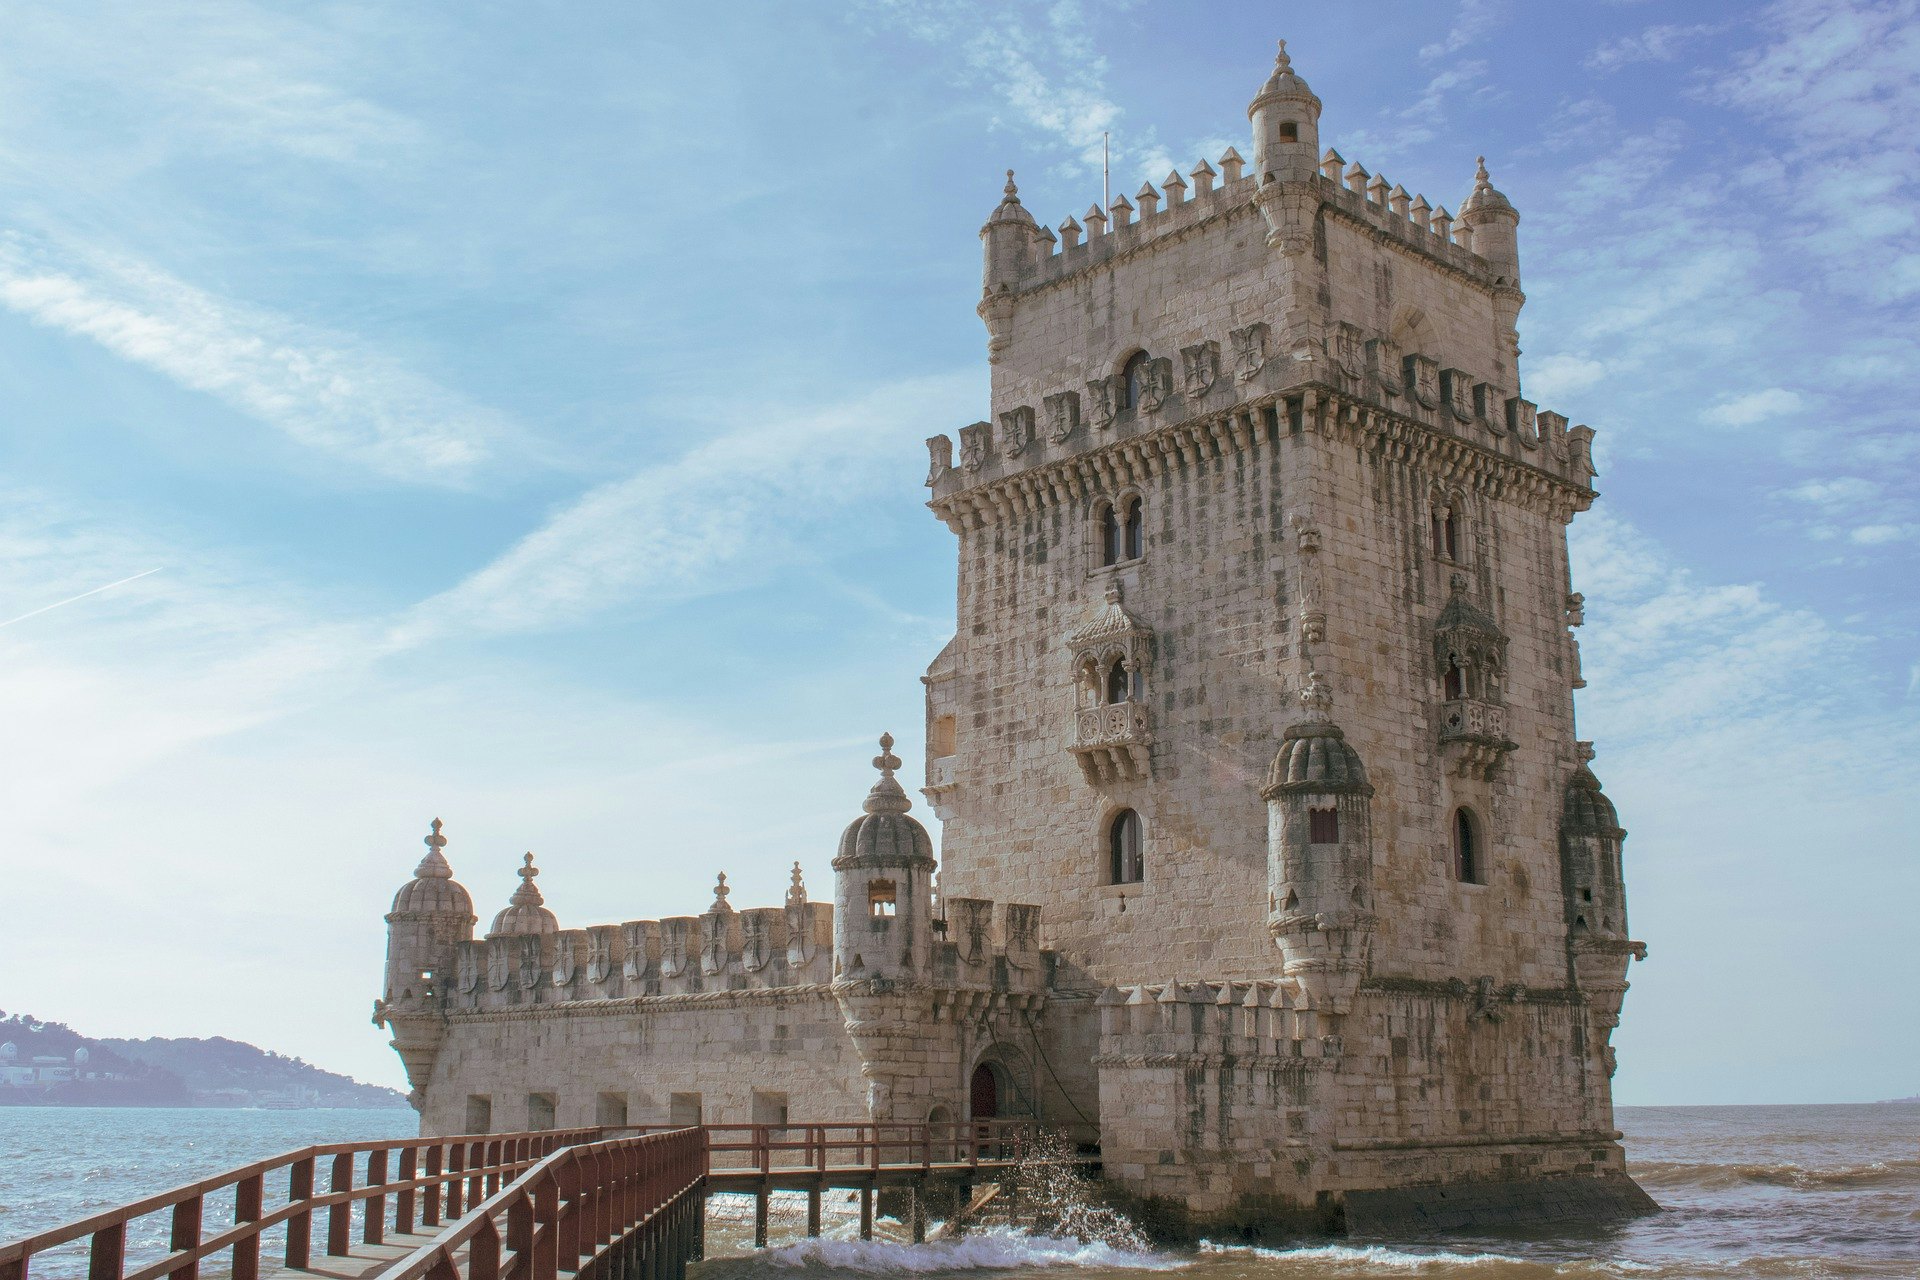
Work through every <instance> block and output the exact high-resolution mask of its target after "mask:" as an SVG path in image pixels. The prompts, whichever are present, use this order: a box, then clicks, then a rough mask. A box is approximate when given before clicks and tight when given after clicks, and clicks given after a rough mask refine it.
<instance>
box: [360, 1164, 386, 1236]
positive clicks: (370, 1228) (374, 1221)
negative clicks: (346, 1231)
mask: <svg viewBox="0 0 1920 1280" xmlns="http://www.w3.org/2000/svg"><path fill="white" fill-rule="evenodd" d="M386 1182H387V1153H386V1151H385V1150H380V1151H369V1152H368V1153H367V1186H368V1187H369V1188H372V1187H381V1186H385V1185H386ZM360 1238H361V1239H362V1240H364V1241H366V1242H367V1243H368V1244H384V1243H386V1239H387V1198H386V1197H385V1196H368V1197H367V1209H366V1217H365V1219H364V1220H363V1221H362V1222H361V1224H360Z"/></svg>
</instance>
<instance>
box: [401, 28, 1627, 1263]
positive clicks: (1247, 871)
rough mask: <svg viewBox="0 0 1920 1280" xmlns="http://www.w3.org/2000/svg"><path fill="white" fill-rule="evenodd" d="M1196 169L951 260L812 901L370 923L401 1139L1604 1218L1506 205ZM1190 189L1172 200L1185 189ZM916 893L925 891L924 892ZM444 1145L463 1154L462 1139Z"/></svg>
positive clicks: (1168, 1213) (1257, 163) (1607, 928)
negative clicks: (901, 1123) (1022, 1147)
mask: <svg viewBox="0 0 1920 1280" xmlns="http://www.w3.org/2000/svg"><path fill="white" fill-rule="evenodd" d="M1320 113H1321V104H1320V100H1319V98H1318V97H1317V96H1316V95H1315V94H1314V93H1313V91H1312V89H1311V88H1310V87H1309V86H1308V85H1307V83H1306V81H1305V80H1304V79H1302V77H1301V76H1300V75H1299V74H1298V73H1297V72H1296V71H1295V70H1294V69H1293V66H1292V63H1291V60H1290V58H1289V56H1288V54H1287V52H1286V50H1285V47H1284V45H1283V46H1282V48H1281V51H1280V54H1279V57H1278V58H1277V60H1276V63H1275V66H1274V69H1273V71H1272V73H1271V75H1270V76H1269V78H1268V79H1267V80H1266V82H1265V83H1264V84H1263V85H1262V86H1261V87H1260V89H1259V91H1258V93H1257V94H1256V95H1255V97H1254V99H1253V101H1252V103H1251V105H1250V107H1249V108H1248V116H1249V120H1250V123H1251V126H1252V127H1251V133H1252V140H1251V145H1250V148H1249V149H1250V151H1251V153H1252V161H1251V164H1249V163H1248V161H1247V160H1245V159H1244V158H1243V157H1242V156H1241V155H1240V153H1239V152H1238V150H1237V149H1235V148H1229V149H1228V150H1227V151H1226V152H1225V154H1223V155H1222V156H1220V157H1219V158H1218V160H1217V162H1208V161H1204V160H1203V161H1201V162H1200V163H1199V164H1198V165H1197V166H1195V167H1194V168H1193V169H1192V170H1191V171H1190V172H1189V173H1188V174H1187V175H1185V176H1183V175H1181V174H1180V173H1178V172H1175V173H1171V174H1169V175H1167V177H1166V178H1165V179H1164V180H1163V181H1162V182H1161V184H1160V185H1159V186H1158V187H1155V186H1154V185H1153V184H1151V183H1149V184H1146V185H1144V186H1142V187H1141V189H1140V190H1139V192H1138V193H1137V194H1136V195H1134V196H1133V197H1131V198H1129V197H1128V196H1126V195H1125V194H1122V195H1120V196H1118V197H1117V198H1115V199H1114V200H1112V202H1111V203H1110V204H1108V205H1107V206H1106V207H1104V208H1102V207H1100V206H1097V205H1096V206H1095V207H1093V208H1091V209H1089V210H1087V212H1086V213H1085V214H1083V215H1080V216H1077V217H1068V218H1066V219H1065V220H1064V221H1062V222H1060V223H1059V224H1058V226H1057V230H1056V229H1050V228H1047V227H1043V226H1042V225H1041V224H1040V223H1039V222H1038V221H1037V220H1036V219H1035V218H1034V217H1033V216H1032V215H1031V213H1029V211H1028V210H1027V208H1026V207H1025V205H1024V204H1023V203H1022V201H1021V198H1020V193H1019V191H1018V188H1017V186H1016V185H1015V182H1014V179H1013V175H1012V174H1009V175H1008V177H1007V181H1006V185H1005V188H1004V193H1003V198H1002V199H1001V201H1000V202H999V204H998V205H997V207H996V208H995V209H994V210H993V211H992V213H991V215H990V217H989V218H988V220H987V222H986V224H985V226H984V227H982V229H981V233H980V234H981V239H982V243H983V256H984V272H983V282H984V288H983V293H982V297H981V301H980V304H979V314H980V316H981V318H982V320H983V322H984V323H985V325H986V330H987V357H988V361H989V363H990V367H991V403H990V405H989V411H988V413H987V415H986V417H985V418H983V419H982V420H981V421H978V422H975V423H973V424H971V425H969V426H965V427H962V428H961V429H960V430H959V432H958V441H957V444H956V442H955V441H954V440H951V439H949V438H948V437H946V436H936V437H934V438H933V439H931V440H929V441H928V442H927V443H928V448H929V455H930V470H929V474H928V476H927V481H926V483H927V485H928V487H929V490H930V501H929V505H930V507H931V508H932V510H933V512H934V513H935V515H936V516H938V517H939V518H940V519H941V520H943V521H944V522H945V523H946V524H947V526H948V527H949V528H950V529H951V530H952V531H953V533H954V534H955V536H956V539H957V557H958V570H959V571H958V596H957V608H956V612H957V624H958V625H957V627H956V630H955V635H954V638H953V640H952V641H951V642H950V643H949V644H948V645H947V646H946V648H945V649H944V650H943V651H942V652H941V653H940V654H939V656H938V657H937V658H936V659H935V661H934V662H933V664H932V665H931V667H930V668H929V669H928V672H927V675H926V714H927V719H926V741H927V744H928V759H927V761H926V767H925V785H924V788H923V794H924V795H925V796H926V798H927V799H928V801H929V802H930V804H931V806H932V809H933V812H934V814H935V816H936V817H937V818H938V819H939V821H940V824H941V834H940V854H939V860H938V863H937V864H936V860H935V854H934V841H933V839H932V837H931V836H930V834H929V833H928V831H927V830H926V829H925V828H924V827H923V826H922V825H921V824H920V822H918V821H917V820H916V819H914V818H913V817H912V816H910V812H909V811H910V810H911V809H912V803H911V801H910V800H909V798H908V796H907V794H906V791H905V789H904V788H903V787H902V786H901V785H900V782H899V781H898V779H897V777H896V772H897V771H898V770H899V769H900V768H901V767H902V762H901V760H900V759H899V757H897V756H895V755H894V753H893V745H894V744H893V742H892V740H891V739H890V738H887V739H883V740H882V743H881V753H880V755H879V757H877V758H876V760H875V762H874V763H875V766H876V767H877V768H878V769H879V771H880V777H879V779H878V781H877V782H876V783H875V784H874V786H873V790H872V792H871V794H870V795H869V796H868V797H867V799H866V802H865V804H864V806H863V812H862V813H861V815H860V816H859V817H857V818H856V819H855V820H854V821H853V823H852V824H851V825H850V826H849V827H848V828H847V831H846V833H845V835H844V836H843V838H842V840H841V843H840V846H839V851H838V855H837V856H836V857H834V859H833V862H832V868H833V873H834V892H833V902H832V905H827V904H825V903H814V902H811V901H809V899H808V896H807V892H806V887H805V884H804V881H803V876H802V870H801V868H800V867H799V866H798V865H796V866H795V868H794V870H793V875H792V884H791V886H790V887H789V889H788V892H787V895H786V899H785V902H784V903H783V904H782V905H779V906H771V907H764V908H751V909H747V910H738V909H736V908H735V907H733V906H732V905H731V904H730V903H729V901H728V892H729V890H728V886H727V885H726V883H725V878H724V877H721V882H720V883H719V884H718V885H717V886H716V893H715V896H714V901H713V903H712V904H711V905H710V906H709V907H708V909H707V910H706V911H705V912H703V913H701V914H700V915H697V916H679V917H666V918H662V919H657V920H630V921H626V922H623V923H618V924H605V925H595V926H590V927H588V928H584V929H563V928H560V927H559V926H558V924H557V922H556V921H555V920H554V918H553V916H552V915H551V913H549V912H548V911H547V910H546V908H545V907H544V906H543V905H542V903H541V900H540V894H539V892H538V890H537V889H536V888H535V887H534V885H533V876H534V874H535V870H534V867H533V860H532V855H528V856H527V859H526V861H525V863H524V865H523V867H522V871H521V874H522V877H523V883H522V886H521V888H520V889H519V890H518V891H517V892H516V893H515V894H514V898H513V901H512V903H510V904H509V906H508V907H507V909H505V910H503V911H502V912H501V913H500V915H499V916H498V917H497V918H496V919H495V921H494V925H493V928H492V929H491V930H490V931H489V932H488V934H487V935H486V936H485V937H484V938H480V939H475V938H473V937H472V927H473V925H474V924H475V923H476V918H475V917H474V915H473V911H472V907H471V903H470V902H469V901H468V899H467V897H466V895H465V893H464V891H460V890H459V889H458V886H457V885H454V884H453V882H452V881H451V879H450V876H451V873H450V871H449V870H448V869H447V863H446V861H445V858H444V857H443V855H442V851H441V846H442V845H443V844H444V840H443V838H442V837H441V835H440V828H439V824H438V823H437V822H436V823H435V826H434V830H433V834H432V835H430V836H429V837H428V842H429V846H430V849H429V855H428V857H427V859H426V860H424V861H423V862H422V863H421V865H420V869H419V871H418V873H417V874H416V878H415V880H414V881H413V882H411V883H410V884H409V885H408V886H406V887H404V888H403V889H402V890H401V892H400V895H399V897H398V898H396V900H395V903H394V910H393V913H392V914H391V915H389V916H388V920H389V922H390V926H391V930H392V932H391V938H392V942H391V947H390V958H389V966H388V980H387V993H386V995H385V997H384V999H383V1001H382V1003H381V1005H380V1006H379V1008H378V1009H377V1011H376V1017H377V1018H378V1020H380V1021H381V1022H382V1023H384V1024H385V1025H388V1026H390V1027H391V1028H392V1029H393V1031H394V1040H395V1045H396V1047H397V1048H398V1049H399V1050H400V1052H401V1055H402V1057H403V1059H404V1060H405V1061H406V1064H407V1068H408V1072H409V1077H410V1079H411V1080H412V1082H413V1084H414V1086H415V1100H416V1104H417V1105H419V1106H420V1108H421V1113H422V1123H423V1125H424V1126H426V1127H428V1128H430V1129H436V1130H440V1131H447V1130H451V1129H456V1128H461V1127H473V1126H474V1125H475V1123H476V1122H484V1123H485V1124H492V1125H493V1127H496V1128H505V1127H515V1126H517V1125H519V1124H522V1123H526V1122H528V1121H530V1120H534V1121H539V1120H551V1119H555V1118H557V1121H558V1122H560V1123H575V1122H592V1121H595V1120H599V1121H601V1122H615V1121H617V1122H622V1123H625V1122H628V1121H632V1122H641V1121H646V1122H654V1121H660V1122H666V1121H678V1122H693V1121H698V1120H702V1119H705V1120H729V1121H739V1120H753V1121H760V1122H763V1123H782V1124H784V1123H786V1121H787V1119H788V1117H789V1116H792V1117H794V1118H802V1119H806V1120H818V1121H830V1120H840V1119H853V1118H872V1119H883V1120H913V1121H921V1120H928V1119H934V1120H940V1119H966V1118H969V1117H984V1116H991V1115H1008V1114H1030V1115H1036V1116H1038V1117H1040V1118H1042V1119H1044V1120H1046V1121H1048V1122H1050V1123H1056V1124H1060V1125H1061V1126H1063V1127H1066V1128H1069V1129H1074V1130H1077V1133H1078V1136H1079V1137H1080V1138H1081V1139H1082V1140H1085V1141H1097V1142H1098V1143H1099V1146H1100V1151H1101V1155H1102V1159H1103V1167H1104V1171H1105V1175H1106V1177H1107V1179H1108V1181H1109V1182H1110V1183H1111V1184H1112V1185H1113V1187H1114V1188H1115V1189H1116V1191H1117V1192H1118V1193H1120V1194H1122V1195H1124V1196H1126V1197H1128V1198H1130V1199H1131V1200H1132V1201H1133V1202H1134V1203H1135V1204H1137V1205H1139V1206H1142V1207H1144V1208H1147V1209H1150V1210H1151V1211H1152V1212H1153V1213H1154V1214H1155V1215H1156V1220H1157V1221H1159V1222H1161V1223H1163V1224H1168V1225H1169V1226H1170V1227H1173V1228H1176V1229H1186V1230H1191V1231H1196V1232H1198V1231H1218V1230H1222V1229H1229V1230H1239V1229H1242V1228H1246V1229H1253V1230H1262V1229H1267V1228H1270V1227H1272V1226H1273V1225H1274V1224H1277V1223H1283V1222H1299V1221H1317V1222H1321V1223H1328V1224H1332V1223H1339V1222H1341V1221H1345V1222H1346V1223H1348V1224H1349V1225H1353V1226H1372V1227H1379V1228H1389V1227H1392V1226H1394V1225H1397V1224H1400V1225H1404V1224H1414V1225H1418V1224H1420V1223H1432V1222H1434V1221H1437V1220H1438V1219H1436V1218H1435V1216H1434V1215H1435V1214H1437V1213H1441V1212H1444V1213H1446V1214H1450V1215H1453V1219H1452V1220H1457V1221H1458V1222H1460V1223H1461V1224H1466V1223H1481V1224H1486V1223H1493V1222H1507V1221H1515V1220H1521V1219H1528V1218H1540V1217H1551V1216H1567V1215H1573V1216H1584V1217H1602V1216H1611V1215H1617V1214H1624V1213H1631V1212H1636V1211H1639V1210H1642V1209H1645V1208H1646V1207H1648V1206H1649V1204H1650V1202H1649V1201H1647V1199H1646V1197H1645V1196H1644V1194H1642V1193H1641V1192H1640V1191H1639V1189H1638V1188H1637V1187H1635V1186H1634V1185H1633V1183H1632V1182H1631V1181H1630V1180H1629V1179H1628V1178H1627V1177H1626V1175H1625V1173H1624V1163H1623V1157H1622V1153H1621V1148H1620V1146H1619V1143H1618V1136H1619V1135H1618V1134H1617V1132H1616V1131H1615V1129H1614V1125H1613V1109H1612V1098H1611V1090H1610V1078H1611V1075H1612V1072H1613V1066H1614V1060H1613V1051H1612V1048H1611V1045H1610V1037H1611V1033H1612V1029H1613V1027H1614V1026H1615V1025H1616V1024H1617V1022H1618V1019H1619V1014H1620V1008H1621V1002H1622V997H1623V995H1624V993H1625V991H1626V987H1627V983H1626V976H1625V975H1626V970H1627V966H1628V963H1629V961H1630V960H1631V959H1633V958H1634V957H1635V956H1638V955H1641V954H1643V953H1644V948H1642V947H1641V945H1640V944H1639V943H1637V942H1634V941H1632V940H1631V936H1630V934H1629V933H1628V931H1627V924H1626V907H1625V898H1624V890H1623V879H1622V864H1621V843H1622V840H1623V838H1624V835H1625V832H1624V831H1623V830H1622V829H1621V827H1620V825H1619V820H1618V817H1617V815H1616V814H1615V812H1614V809H1613V806H1612V805H1611V803H1610V802H1609V801H1608V800H1607V799H1606V797H1605V796H1604V794H1603V793H1602V792H1601V789H1600V784H1599V782H1598V780H1597V778H1596V777H1595V775H1594V773H1593V772H1592V770H1591V768H1590V767H1589V765H1590V760H1591V758H1592V754H1593V753H1592V749H1591V746H1590V745H1589V744H1587V743H1584V742H1581V741H1579V740H1578V739H1577V737H1576V733H1575V727H1574V692H1575V690H1577V689H1578V688H1580V687H1581V686H1582V684H1583V681H1582V679H1581V676H1580V664H1579V650H1578V646H1577V643H1576V641H1575V640H1574V636H1573V630H1572V629H1573V628H1575V627H1577V626H1579V625H1580V623H1581V622H1582V621H1583V613H1582V609H1583V602H1582V600H1581V597H1580V596H1579V595H1578V594H1577V593H1575V592H1574V591H1573V590H1572V582H1571V580H1570V573H1569V566H1568V558H1567V539H1566V528H1567V525H1568V524H1569V522H1570V521H1571V520H1572V519H1573V518H1574V517H1575V515H1576V514H1577V513H1579V512H1581V511H1583V510H1585V509H1586V508H1587V507H1588V506H1589V505H1590V504H1591V503H1592V501H1593V500H1594V498H1595V496H1596V495H1595V491H1594V488H1593V479H1594V475H1595V472H1594V465H1593V454H1592V448H1591V445H1592V440H1593V432H1592V431H1591V430H1590V429H1588V428H1587V427H1584V426H1569V424H1568V422H1567V419H1566V418H1564V417H1562V416H1561V415H1559V414H1556V413H1553V412H1550V411H1544V410H1540V409H1538V408H1537V407H1536V406H1535V405H1534V404H1533V403H1532V402H1531V401H1529V400H1527V399H1526V398H1525V396H1524V393H1523V390H1522V385H1521V377H1520V347H1519V339H1518V328H1517V326H1518V320H1519V314H1520V310H1521V307H1522V305H1523V304H1524V301H1525V298H1524V294H1523V293H1522V292H1521V287H1520V262H1519V249H1518V233H1517V228H1518V225H1519V222H1520V215H1519V214H1518V212H1516V211H1515V209H1514V207H1513V205H1512V203H1511V202H1510V201H1509V200H1508V199H1507V198H1506V197H1505V196H1504V195H1502V194H1501V193H1500V192H1499V191H1498V190H1496V189H1495V187H1494V185H1493V182H1492V178H1491V176H1490V174H1489V172H1488V170H1487V168H1486V165H1485V163H1484V161H1483V162H1481V163H1480V164H1479V166H1478V167H1477V169H1476V171H1475V173H1474V176H1473V180H1472V183H1471V187H1470V192H1469V194H1468V196H1467V199H1466V200H1465V201H1464V202H1463V203H1462V204H1461V205H1460V212H1459V216H1458V217H1455V216H1454V215H1452V214H1450V213H1449V212H1448V211H1447V210H1446V209H1445V208H1444V207H1438V206H1435V205H1433V204H1430V203H1429V202H1428V201H1427V200H1426V198H1425V197H1423V196H1417V195H1410V194H1409V193H1408V192H1406V191H1405V190H1404V189H1403V188H1402V187H1400V186H1399V185H1397V184H1390V183H1389V182H1388V180H1387V179H1386V178H1384V177H1382V176H1380V175H1377V174H1372V173H1369V172H1368V171H1367V170H1366V168H1364V167H1363V166H1362V165H1361V164H1359V163H1358V162H1352V163H1349V162H1348V161H1347V160H1346V159H1345V158H1344V157H1342V156H1341V155H1340V154H1339V153H1338V152H1336V151H1334V150H1332V149H1330V148H1329V149H1325V150H1322V148H1321V142H1320ZM1216 166H1217V167H1216ZM936 865H937V868H938V877H939V878H938V882H937V885H936V882H935V872H936ZM482 1127H484V1125H483V1126H482Z"/></svg>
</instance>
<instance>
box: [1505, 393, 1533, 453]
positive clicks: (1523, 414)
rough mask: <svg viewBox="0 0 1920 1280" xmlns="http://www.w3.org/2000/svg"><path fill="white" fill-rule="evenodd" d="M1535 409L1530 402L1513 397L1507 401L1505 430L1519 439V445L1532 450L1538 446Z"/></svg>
mask: <svg viewBox="0 0 1920 1280" xmlns="http://www.w3.org/2000/svg"><path fill="white" fill-rule="evenodd" d="M1537 412H1538V411H1537V409H1536V407H1535V405H1534V403H1533V401H1531V400H1522V399H1521V398H1520V397H1519V396H1514V397H1513V398H1511V399H1509V400H1508V401H1507V429H1508V430H1509V431H1512V432H1513V434H1514V435H1516V436H1519V437H1520V443H1521V444H1523V445H1525V446H1527V448H1529V449H1532V448H1536V447H1538V445H1539V444H1540V424H1539V421H1538V419H1537V417H1536V414H1537Z"/></svg>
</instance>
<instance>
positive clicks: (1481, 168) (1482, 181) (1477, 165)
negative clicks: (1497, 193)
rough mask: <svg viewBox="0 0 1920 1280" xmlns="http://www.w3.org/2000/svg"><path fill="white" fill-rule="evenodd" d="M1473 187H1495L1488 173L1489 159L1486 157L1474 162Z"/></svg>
mask: <svg viewBox="0 0 1920 1280" xmlns="http://www.w3.org/2000/svg"><path fill="white" fill-rule="evenodd" d="M1473 185H1474V186H1475V187H1491V186H1492V185H1493V178H1492V176H1491V175H1489V174H1488V173H1487V158H1486V157H1485V156H1481V157H1479V158H1478V159H1477V160H1476V161H1475V162H1474V170H1473Z"/></svg>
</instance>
